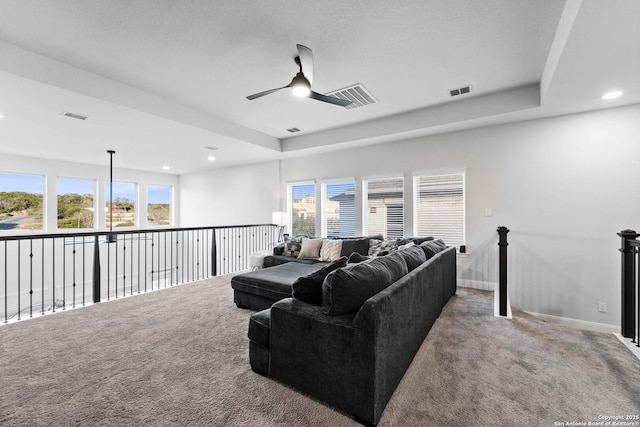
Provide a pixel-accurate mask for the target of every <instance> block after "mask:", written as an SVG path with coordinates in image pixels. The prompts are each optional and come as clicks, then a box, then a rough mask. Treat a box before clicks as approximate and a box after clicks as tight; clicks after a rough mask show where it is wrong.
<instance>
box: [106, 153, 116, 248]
mask: <svg viewBox="0 0 640 427" xmlns="http://www.w3.org/2000/svg"><path fill="white" fill-rule="evenodd" d="M107 153H109V238H108V239H107V241H108V242H114V241H115V239H113V234H112V233H113V155H114V154H116V152H115V151H113V150H107Z"/></svg>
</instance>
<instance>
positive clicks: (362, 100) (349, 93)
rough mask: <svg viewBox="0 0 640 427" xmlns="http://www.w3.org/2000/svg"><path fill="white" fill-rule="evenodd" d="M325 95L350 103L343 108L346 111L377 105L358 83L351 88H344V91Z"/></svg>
mask: <svg viewBox="0 0 640 427" xmlns="http://www.w3.org/2000/svg"><path fill="white" fill-rule="evenodd" d="M326 95H328V96H335V97H336V98H341V99H348V100H349V101H351V104H349V105H347V106H346V107H344V108H346V109H347V110H353V109H354V108H359V107H364V106H365V105H370V104H376V103H378V101H377V100H376V99H375V98H374V97H373V95H371V94H370V93H369V91H368V90H367V89H365V87H364V86H362V84H360V83H356V84H355V85H353V86H349V87H345V88H344V89H340V90H336V91H334V92H331V93H327V94H326Z"/></svg>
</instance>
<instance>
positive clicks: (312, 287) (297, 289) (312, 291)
mask: <svg viewBox="0 0 640 427" xmlns="http://www.w3.org/2000/svg"><path fill="white" fill-rule="evenodd" d="M345 265H347V257H342V258H340V259H337V260H335V261H333V262H331V263H330V264H327V265H325V266H324V267H322V268H321V269H320V270H318V271H314V272H313V273H311V274H308V275H306V276H302V277H300V278H298V279H297V280H296V281H295V282H293V285H291V295H292V296H293V297H294V298H295V299H298V300H300V301H304V302H308V303H310V304H315V305H322V283H323V282H324V279H325V277H327V275H328V274H329V273H331V272H332V271H334V270H337V269H338V268H340V267H344V266H345Z"/></svg>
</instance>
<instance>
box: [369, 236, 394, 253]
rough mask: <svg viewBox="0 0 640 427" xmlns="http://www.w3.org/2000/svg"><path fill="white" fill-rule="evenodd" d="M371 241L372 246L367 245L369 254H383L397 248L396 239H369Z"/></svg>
mask: <svg viewBox="0 0 640 427" xmlns="http://www.w3.org/2000/svg"><path fill="white" fill-rule="evenodd" d="M371 242H372V243H371V245H372V246H369V256H384V255H387V254H390V253H391V252H394V251H396V250H398V244H397V243H396V239H386V240H378V239H371Z"/></svg>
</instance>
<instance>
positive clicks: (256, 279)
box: [231, 262, 326, 301]
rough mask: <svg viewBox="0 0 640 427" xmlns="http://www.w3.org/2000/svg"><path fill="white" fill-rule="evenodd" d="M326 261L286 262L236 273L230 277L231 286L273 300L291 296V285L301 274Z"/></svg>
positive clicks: (304, 274)
mask: <svg viewBox="0 0 640 427" xmlns="http://www.w3.org/2000/svg"><path fill="white" fill-rule="evenodd" d="M325 265H326V263H315V264H305V263H299V262H288V263H286V264H282V265H278V266H275V267H270V268H263V269H261V270H256V271H251V272H248V273H242V274H238V275H236V276H234V277H232V278H231V287H232V288H233V289H234V290H236V291H238V292H244V293H248V294H252V295H259V296H262V297H267V298H269V299H272V300H274V301H277V300H281V299H283V298H287V297H290V296H291V285H293V282H295V281H296V280H298V278H299V277H301V276H306V275H308V274H310V273H313V272H314V271H316V270H320V269H321V268H322V267H324V266H325Z"/></svg>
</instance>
